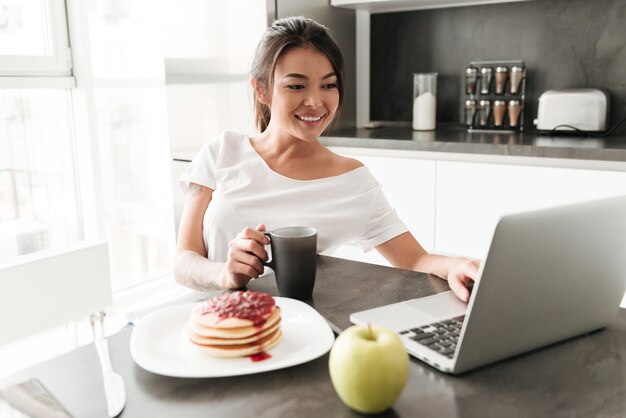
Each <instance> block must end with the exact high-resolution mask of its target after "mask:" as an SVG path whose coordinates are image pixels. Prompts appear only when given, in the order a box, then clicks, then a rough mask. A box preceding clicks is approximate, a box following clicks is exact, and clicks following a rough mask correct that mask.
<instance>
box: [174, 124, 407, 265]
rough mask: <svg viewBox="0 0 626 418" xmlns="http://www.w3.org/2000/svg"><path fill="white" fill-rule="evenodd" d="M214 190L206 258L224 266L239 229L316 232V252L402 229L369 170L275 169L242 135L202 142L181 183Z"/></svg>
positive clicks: (371, 242) (365, 244)
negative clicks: (304, 172) (302, 176)
mask: <svg viewBox="0 0 626 418" xmlns="http://www.w3.org/2000/svg"><path fill="white" fill-rule="evenodd" d="M189 183H196V184H199V185H202V186H205V187H208V188H210V189H212V190H213V197H212V200H211V203H210V204H209V207H208V209H207V211H206V213H205V214H204V222H203V228H204V230H203V237H204V243H205V245H206V249H207V254H208V259H209V260H212V261H226V257H227V253H228V243H229V242H230V241H231V240H232V239H234V238H235V237H236V236H237V234H238V233H239V232H241V230H242V229H244V228H245V227H247V226H249V227H252V228H254V227H256V225H258V224H260V223H262V224H265V226H266V228H267V230H268V231H271V230H273V229H277V228H281V227H286V226H309V227H313V228H315V229H317V231H318V235H317V247H318V253H323V254H331V253H332V252H333V251H334V250H335V249H336V248H338V247H339V246H341V245H343V244H345V243H347V242H355V243H356V244H357V245H359V246H360V247H361V248H363V249H364V250H365V251H368V250H370V249H371V248H372V247H374V246H376V245H379V244H382V243H384V242H386V241H388V240H389V239H391V238H394V237H396V236H398V235H400V234H402V233H403V232H406V231H408V228H407V227H406V225H405V224H404V223H403V222H402V221H401V220H400V218H399V217H398V215H397V214H396V212H395V210H393V209H392V208H391V207H390V206H389V203H388V202H387V199H385V196H384V195H383V193H382V190H381V186H380V184H379V183H378V182H377V181H376V179H375V178H374V176H372V174H371V173H370V171H369V170H368V169H367V167H359V168H357V169H354V170H352V171H349V172H347V173H344V174H340V175H338V176H334V177H327V178H322V179H315V180H294V179H291V178H288V177H285V176H283V175H281V174H278V173H276V172H275V171H273V170H272V169H271V168H270V167H269V166H268V165H267V164H266V163H265V160H263V158H261V156H260V155H259V154H258V153H257V152H256V150H255V149H254V148H253V147H252V144H251V143H250V138H248V136H247V135H243V134H238V133H233V132H224V133H222V134H221V135H219V136H218V137H216V138H214V139H213V140H211V141H209V142H208V143H206V144H205V145H204V146H203V147H202V149H201V150H200V152H199V153H198V155H196V156H195V158H194V159H193V161H192V162H191V164H190V166H189V168H188V169H187V171H185V173H184V174H183V175H182V176H181V178H180V186H181V188H182V189H183V191H185V192H186V190H187V188H188V187H189Z"/></svg>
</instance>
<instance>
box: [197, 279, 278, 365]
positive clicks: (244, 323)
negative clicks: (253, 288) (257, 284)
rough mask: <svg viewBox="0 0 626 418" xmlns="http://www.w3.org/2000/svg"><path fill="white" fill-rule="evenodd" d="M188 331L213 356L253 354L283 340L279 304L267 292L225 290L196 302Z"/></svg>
mask: <svg viewBox="0 0 626 418" xmlns="http://www.w3.org/2000/svg"><path fill="white" fill-rule="evenodd" d="M185 332H186V334H187V336H188V338H189V339H190V340H191V342H193V343H194V344H196V345H198V346H200V347H201V348H202V350H203V351H204V352H206V353H207V354H209V355H211V356H215V357H243V356H250V355H253V354H257V353H260V352H262V351H265V350H268V349H270V348H272V347H274V346H275V345H276V344H278V342H279V341H280V338H281V336H282V333H281V331H280V308H279V307H278V306H276V304H275V303H274V298H272V297H271V296H270V295H268V294H267V293H257V292H250V291H246V292H232V293H226V294H224V295H222V296H219V297H215V298H210V299H208V300H206V301H205V302H204V303H203V304H200V305H196V306H194V307H193V308H192V311H191V317H190V318H189V322H188V323H187V326H186V327H185Z"/></svg>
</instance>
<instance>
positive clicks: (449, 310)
mask: <svg viewBox="0 0 626 418" xmlns="http://www.w3.org/2000/svg"><path fill="white" fill-rule="evenodd" d="M405 303H406V304H407V305H408V306H410V307H411V308H413V309H415V310H417V311H419V312H420V313H422V314H424V315H428V316H431V317H433V318H434V319H435V320H439V319H443V318H452V317H455V316H459V315H464V314H465V311H466V310H467V303H465V302H463V301H461V300H460V299H459V298H458V297H456V295H455V294H454V293H452V292H451V291H449V292H443V293H438V294H436V295H433V296H427V297H425V298H420V299H413V300H410V301H407V302H405Z"/></svg>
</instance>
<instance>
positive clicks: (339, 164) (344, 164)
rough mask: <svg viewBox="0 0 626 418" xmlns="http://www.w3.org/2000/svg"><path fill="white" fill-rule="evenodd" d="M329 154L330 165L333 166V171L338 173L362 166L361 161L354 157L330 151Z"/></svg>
mask: <svg viewBox="0 0 626 418" xmlns="http://www.w3.org/2000/svg"><path fill="white" fill-rule="evenodd" d="M331 155H332V157H331V161H332V165H333V166H334V167H335V171H336V172H338V173H340V174H342V173H347V172H349V171H352V170H356V169H357V168H359V167H363V163H362V162H361V161H359V160H357V159H356V158H350V157H345V156H343V155H339V154H335V153H334V152H332V151H331Z"/></svg>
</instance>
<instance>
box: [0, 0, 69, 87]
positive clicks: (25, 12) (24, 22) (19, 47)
mask: <svg viewBox="0 0 626 418" xmlns="http://www.w3.org/2000/svg"><path fill="white" fill-rule="evenodd" d="M68 46H69V43H68V37H67V24H66V20H65V3H64V2H63V1H62V0H0V75H18V76H27V75H28V76H33V75H35V76H68V75H70V71H71V61H70V54H69V48H68Z"/></svg>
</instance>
